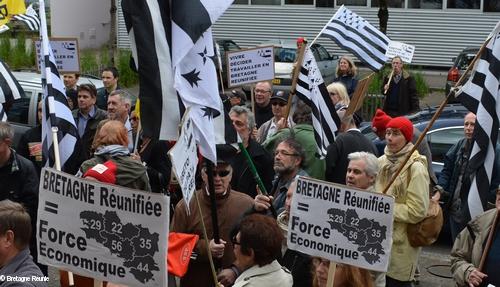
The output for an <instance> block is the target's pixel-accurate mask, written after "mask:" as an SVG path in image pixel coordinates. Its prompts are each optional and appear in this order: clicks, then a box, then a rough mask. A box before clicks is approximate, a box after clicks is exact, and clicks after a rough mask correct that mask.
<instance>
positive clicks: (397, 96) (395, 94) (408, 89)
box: [382, 56, 420, 117]
mask: <svg viewBox="0 0 500 287" xmlns="http://www.w3.org/2000/svg"><path fill="white" fill-rule="evenodd" d="M382 92H383V93H384V95H386V98H385V101H384V106H383V110H384V112H386V113H387V114H388V115H389V116H391V117H399V116H404V115H407V114H410V113H412V112H416V111H418V110H419V108H420V106H419V100H418V96H417V85H416V83H415V79H414V78H413V77H412V76H411V75H410V74H409V73H408V72H407V71H404V70H403V61H402V60H401V58H400V57H399V56H396V57H394V58H393V59H392V78H391V79H390V82H389V77H385V78H384V84H383V85H382Z"/></svg>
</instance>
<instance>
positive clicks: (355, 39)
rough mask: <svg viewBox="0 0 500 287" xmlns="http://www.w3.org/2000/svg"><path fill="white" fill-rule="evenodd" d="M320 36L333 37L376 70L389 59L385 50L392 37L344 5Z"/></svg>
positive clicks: (341, 45) (336, 41) (340, 45)
mask: <svg viewBox="0 0 500 287" xmlns="http://www.w3.org/2000/svg"><path fill="white" fill-rule="evenodd" d="M320 36H323V37H328V38H330V39H332V40H333V41H335V43H337V45H339V47H341V48H343V49H345V50H348V51H349V52H351V53H353V54H354V55H356V57H358V59H360V60H361V61H363V62H364V63H365V64H367V65H368V66H369V67H370V69H372V70H374V71H378V70H380V69H381V68H382V67H383V66H384V64H385V62H387V60H388V59H387V57H386V56H385V52H386V50H387V46H388V45H389V42H390V39H389V38H388V37H387V36H386V35H384V33H382V32H380V31H379V30H378V29H377V28H375V27H373V26H372V25H371V24H370V23H368V21H366V20H365V19H363V18H362V17H360V16H358V15H357V14H356V13H354V12H352V11H351V10H349V9H347V8H345V7H344V5H342V6H341V7H340V8H339V10H337V12H336V13H335V15H333V17H332V19H331V20H330V21H329V22H328V23H327V24H326V26H325V27H324V28H323V30H321V32H320Z"/></svg>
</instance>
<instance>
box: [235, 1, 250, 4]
mask: <svg viewBox="0 0 500 287" xmlns="http://www.w3.org/2000/svg"><path fill="white" fill-rule="evenodd" d="M233 4H248V0H234V2H233Z"/></svg>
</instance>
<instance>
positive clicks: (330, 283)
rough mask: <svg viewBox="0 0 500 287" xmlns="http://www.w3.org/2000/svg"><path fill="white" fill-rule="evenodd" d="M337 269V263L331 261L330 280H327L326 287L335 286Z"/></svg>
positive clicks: (329, 268)
mask: <svg viewBox="0 0 500 287" xmlns="http://www.w3.org/2000/svg"><path fill="white" fill-rule="evenodd" d="M336 270H337V263H335V262H333V261H330V267H328V280H327V281H326V287H333V284H334V283H335V271H336Z"/></svg>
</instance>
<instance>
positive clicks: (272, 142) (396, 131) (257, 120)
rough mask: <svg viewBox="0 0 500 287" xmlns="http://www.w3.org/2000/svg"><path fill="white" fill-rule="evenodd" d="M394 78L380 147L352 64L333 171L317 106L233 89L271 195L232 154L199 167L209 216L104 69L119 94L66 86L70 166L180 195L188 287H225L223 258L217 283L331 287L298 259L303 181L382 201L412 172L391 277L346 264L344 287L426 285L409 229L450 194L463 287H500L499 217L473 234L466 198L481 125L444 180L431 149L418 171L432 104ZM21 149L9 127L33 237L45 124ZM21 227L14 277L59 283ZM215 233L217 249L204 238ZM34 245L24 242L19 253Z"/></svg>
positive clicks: (5, 227)
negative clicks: (354, 102) (319, 136)
mask: <svg viewBox="0 0 500 287" xmlns="http://www.w3.org/2000/svg"><path fill="white" fill-rule="evenodd" d="M392 66H393V71H392V73H391V75H390V76H389V77H387V78H386V79H385V80H384V83H383V86H382V87H381V92H382V93H384V94H386V95H387V97H386V101H385V103H384V105H383V110H377V112H376V114H375V116H374V117H373V118H372V119H368V120H370V121H371V125H372V129H373V131H374V133H376V134H377V136H378V137H377V138H376V139H375V140H374V141H373V142H372V141H370V140H369V139H368V138H366V137H365V136H364V135H363V134H362V133H361V132H360V130H359V126H358V125H359V121H358V120H357V119H356V118H357V116H356V114H351V115H348V114H346V113H347V109H348V107H349V103H350V98H351V97H352V96H353V93H354V91H355V89H356V85H357V78H356V76H357V68H356V66H355V65H354V63H353V62H352V60H351V59H350V58H348V57H342V58H341V59H340V61H339V67H338V69H337V78H336V79H335V82H334V83H331V84H330V85H329V86H328V88H327V90H328V92H329V95H330V98H331V100H332V102H333V104H334V105H335V107H336V110H337V112H338V114H339V117H340V118H341V124H340V126H339V131H338V135H337V137H336V140H335V142H334V143H332V144H331V145H330V146H329V147H328V151H327V155H326V159H321V158H320V157H318V155H317V148H316V141H315V136H316V135H315V132H314V128H313V122H312V111H311V108H310V107H308V106H307V105H306V104H305V103H303V102H301V101H297V102H296V103H295V104H294V105H293V106H294V107H293V109H292V111H293V112H291V113H290V114H289V115H287V114H286V110H287V105H289V102H290V101H291V99H290V97H289V95H288V94H287V93H285V92H283V91H274V90H273V86H272V83H271V82H267V81H265V82H259V83H257V84H256V85H255V87H254V95H255V103H254V105H253V107H251V106H252V105H250V104H249V103H248V102H247V101H246V95H245V94H244V93H243V92H242V91H239V90H233V91H230V92H229V93H228V95H224V97H223V100H225V101H226V103H225V108H226V113H227V115H228V119H229V123H231V124H232V125H233V126H234V129H235V130H236V132H237V133H238V134H239V137H240V138H241V140H242V145H243V146H244V147H245V149H246V150H247V151H248V153H249V155H250V158H251V159H252V161H253V164H254V165H255V168H256V170H257V173H258V174H259V175H260V178H261V180H262V181H263V188H265V189H266V190H261V189H260V188H259V187H258V184H257V180H256V179H255V177H254V175H253V174H252V172H251V166H250V164H249V163H248V161H247V159H246V158H245V156H244V155H243V153H242V152H241V151H239V150H238V149H235V148H233V147H232V146H231V145H218V146H217V162H216V163H215V166H214V167H212V168H208V166H207V165H208V164H210V163H207V161H203V162H202V163H200V164H199V168H198V172H197V177H198V181H197V191H196V194H197V197H198V199H199V200H200V205H201V207H200V209H198V208H197V206H196V203H195V202H194V200H193V201H191V202H186V201H185V200H184V199H182V194H181V192H180V190H179V187H178V185H176V183H175V180H174V177H173V176H171V163H170V161H169V158H168V157H167V151H168V150H169V149H170V148H171V147H172V145H173V143H172V142H167V141H160V140H157V139H152V138H148V137H145V136H143V135H142V133H141V131H140V125H139V122H140V114H139V113H137V112H135V111H133V109H132V106H133V104H134V103H133V102H132V98H131V97H130V95H129V94H128V93H127V92H125V91H123V90H120V89H119V75H118V71H117V70H116V68H113V67H110V68H106V69H104V70H103V72H102V80H103V83H104V87H105V88H104V89H103V90H101V91H100V92H98V91H97V90H96V88H95V87H94V86H92V85H90V84H83V85H79V86H78V85H76V81H77V80H78V76H79V75H78V74H70V75H65V76H64V79H65V81H64V83H65V85H66V92H67V96H68V100H71V102H72V104H73V105H74V106H73V117H74V119H75V122H76V125H77V128H78V136H79V143H78V147H77V148H78V150H79V151H80V152H79V153H77V155H76V156H75V157H74V158H72V159H70V162H71V163H70V164H68V166H67V167H66V169H65V172H68V173H73V174H77V175H78V176H81V177H85V178H87V179H90V180H98V181H101V182H106V183H110V184H116V185H120V186H125V187H130V188H133V189H137V190H143V191H150V192H156V193H164V194H168V195H170V196H171V201H172V202H173V203H174V205H175V204H176V205H175V206H172V220H171V222H172V224H171V228H170V229H171V231H174V232H183V233H190V234H198V235H200V239H199V240H198V242H197V243H196V246H195V248H194V255H193V256H192V259H191V261H190V263H189V267H188V270H187V273H186V274H185V275H184V276H183V277H182V278H180V279H179V280H178V281H179V282H178V283H179V284H180V286H215V283H214V282H213V277H212V275H211V269H210V267H209V262H210V260H209V259H210V258H209V257H212V258H213V259H215V261H216V263H217V267H218V268H219V270H218V274H217V280H218V281H219V282H220V283H221V284H222V285H223V286H297V287H299V286H300V287H302V286H306V287H308V286H322V287H323V286H326V285H327V277H328V276H327V274H328V268H329V265H330V264H331V263H330V262H329V261H328V260H326V259H324V258H319V257H311V256H309V255H306V254H303V253H301V252H298V251H295V250H291V249H288V248H287V246H286V236H287V228H288V218H289V215H290V208H291V201H292V200H293V198H292V195H293V190H294V189H295V180H296V178H297V177H298V176H309V177H312V178H316V179H322V180H327V181H330V182H334V183H339V184H345V185H347V186H351V187H355V188H358V189H361V190H366V191H367V192H378V193H380V192H382V191H383V190H384V189H385V187H386V186H387V185H388V184H389V182H390V181H391V179H392V177H393V175H394V174H395V173H396V170H398V169H399V168H400V167H401V166H403V169H402V171H401V173H400V175H399V177H398V178H397V179H396V181H395V182H394V183H393V184H392V185H391V186H390V188H389V189H388V190H387V194H389V195H392V196H393V197H394V198H395V206H394V225H393V232H392V238H391V239H390V241H391V242H392V243H391V244H392V248H391V254H390V260H389V267H388V270H387V272H386V273H380V272H373V271H369V270H365V269H362V268H358V267H354V266H349V265H345V264H337V265H336V271H335V274H334V277H335V278H334V286H377V287H382V286H388V287H392V286H413V285H414V283H415V280H416V278H415V274H416V272H417V266H418V258H419V255H420V251H421V247H413V246H412V245H411V244H410V243H409V238H408V234H407V226H408V225H409V224H414V223H418V222H420V221H421V220H422V219H424V218H425V217H426V215H427V210H428V207H429V202H430V198H431V196H432V195H433V194H432V193H433V191H436V190H437V191H439V192H442V193H443V194H445V195H446V196H445V198H447V202H446V203H445V205H444V206H445V207H446V208H447V209H448V210H449V211H450V222H451V225H452V236H453V239H454V240H455V238H456V241H455V245H454V247H453V250H452V272H453V276H454V278H455V281H456V282H457V283H458V284H459V285H460V286H486V285H487V284H492V285H495V286H500V278H499V276H498V274H499V273H498V272H496V273H495V272H494V271H495V268H498V266H500V256H499V254H500V233H499V232H497V233H496V237H494V238H493V241H492V242H493V243H492V245H491V248H490V250H491V251H490V252H489V254H490V256H488V257H486V260H485V263H484V267H482V269H480V268H479V262H480V261H481V254H482V251H483V249H484V241H485V240H486V238H487V237H488V234H489V230H490V229H493V230H495V229H498V226H492V222H493V217H494V213H495V212H494V211H487V212H486V213H485V214H484V215H482V216H480V217H478V218H476V219H474V220H473V221H472V222H471V223H469V224H468V223H467V222H464V221H463V218H464V215H463V212H464V201H465V200H466V197H467V194H463V192H462V193H461V192H460V191H461V189H460V187H461V184H462V182H463V179H464V178H465V177H467V176H468V174H467V169H466V167H467V161H468V156H469V155H470V150H471V144H470V142H471V138H472V134H473V133H472V131H473V129H474V122H475V115H474V114H472V113H470V114H468V115H467V116H466V117H465V119H464V120H465V123H464V134H465V138H464V140H461V141H460V142H458V143H457V144H456V145H454V146H453V147H452V148H451V149H450V151H449V152H448V153H447V154H446V159H445V166H444V168H443V172H442V173H441V176H440V178H439V179H437V178H436V177H435V175H434V172H433V171H432V168H431V164H430V162H431V159H432V155H431V152H430V149H429V147H428V144H427V142H426V141H423V142H422V143H421V144H420V145H419V147H418V149H417V150H416V151H414V152H413V153H412V154H411V155H410V157H409V158H410V160H409V161H404V159H405V158H406V157H407V155H409V153H410V151H411V150H412V148H413V146H414V143H415V141H416V136H418V131H417V130H416V129H415V128H414V127H413V124H412V122H411V121H410V120H408V119H407V118H406V117H405V115H407V114H408V113H410V112H414V111H416V110H418V97H417V95H416V89H415V80H414V79H413V78H412V76H411V75H410V74H409V73H408V72H407V71H405V70H403V67H402V62H401V59H400V58H399V57H396V58H394V59H393V60H392ZM75 79H76V80H75ZM252 109H253V111H252ZM40 119H41V105H39V120H40ZM12 140H13V132H12V128H11V127H10V126H9V124H7V123H0V184H1V185H2V187H1V188H0V190H1V193H0V200H12V201H14V202H18V203H21V204H22V205H23V206H24V209H23V207H22V206H20V205H15V204H13V203H12V202H10V201H9V202H6V201H1V202H0V215H2V214H4V213H5V214H7V212H8V211H6V210H8V209H12V210H13V211H12V212H10V213H9V216H16V218H17V217H19V219H16V220H22V221H23V224H24V225H26V224H28V222H29V223H30V224H28V225H27V226H24V227H23V228H24V229H26V230H28V229H31V230H36V214H37V213H36V209H37V205H38V204H37V203H38V184H37V178H38V177H39V175H40V169H41V167H42V158H41V146H40V144H41V143H40V142H41V128H40V126H39V125H38V126H37V127H35V128H33V129H31V130H28V131H27V132H26V134H24V135H23V137H22V139H21V141H20V142H19V145H18V146H17V147H15V148H14V147H12ZM16 151H17V152H16ZM496 154H497V156H496V158H495V169H494V171H493V180H492V183H491V187H490V189H489V190H488V192H489V193H490V194H491V198H490V200H491V202H494V203H495V204H494V205H495V207H496V210H497V212H498V211H500V189H499V180H500V175H499V174H500V160H499V157H500V156H499V148H498V146H497V153H496ZM210 176H213V181H214V189H215V190H214V191H213V192H214V193H215V199H216V200H215V202H216V210H217V218H218V223H217V224H218V230H219V234H218V235H217V236H215V234H214V230H213V228H212V226H213V225H212V224H213V223H212V216H211V212H212V211H211V210H212V208H211V204H212V203H211V201H210V192H211V191H209V189H208V186H209V184H208V178H209V177H210ZM495 194H496V199H495ZM186 206H190V211H191V212H190V213H187V210H186ZM448 210H446V211H448ZM14 213H19V214H20V215H13V214H14ZM13 220H14V219H12V220H10V219H5V217H3V216H0V275H3V274H7V272H17V271H16V270H19V272H21V271H22V272H24V271H23V270H30V271H29V272H32V273H33V274H41V272H43V273H45V274H46V272H47V269H46V267H45V266H43V265H40V264H38V266H39V267H40V268H41V270H42V271H40V269H38V268H39V267H38V266H36V265H35V264H34V263H33V260H31V258H30V257H29V248H28V246H30V244H29V243H30V242H31V254H32V255H36V248H35V246H34V244H33V243H34V241H33V240H34V236H31V235H30V234H31V233H30V232H24V231H23V229H20V228H21V227H19V226H13V224H12V222H14V221H13ZM202 221H203V222H204V225H205V226H206V233H207V236H208V239H205V238H204V237H203V227H202V226H203V224H202ZM28 231H29V230H28ZM20 232H21V233H23V237H21V239H20V240H17V239H18V237H19V233H20ZM216 237H217V239H216ZM30 238H31V240H29V239H30ZM8 242H10V243H11V244H10V245H9V248H11V249H9V250H11V252H7V251H8V249H7V245H8V244H7V243H8ZM12 242H15V244H13V243H12ZM4 243H5V244H4ZM4 251H5V252H4ZM34 257H35V263H36V256H34ZM20 260H24V261H23V262H20ZM16 264H17V265H16ZM18 265H22V266H18ZM495 266H496V267H495ZM14 269H15V270H14ZM496 271H498V270H496ZM26 272H28V271H26ZM26 274H27V273H26ZM82 280H85V278H82ZM80 282H86V283H80V284H81V285H80V286H89V285H85V284H90V283H88V281H80ZM174 282H175V280H174ZM481 284H483V285H481ZM484 284H486V285H484ZM0 285H1V283H0ZM76 286H79V285H78V283H77V285H76Z"/></svg>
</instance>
